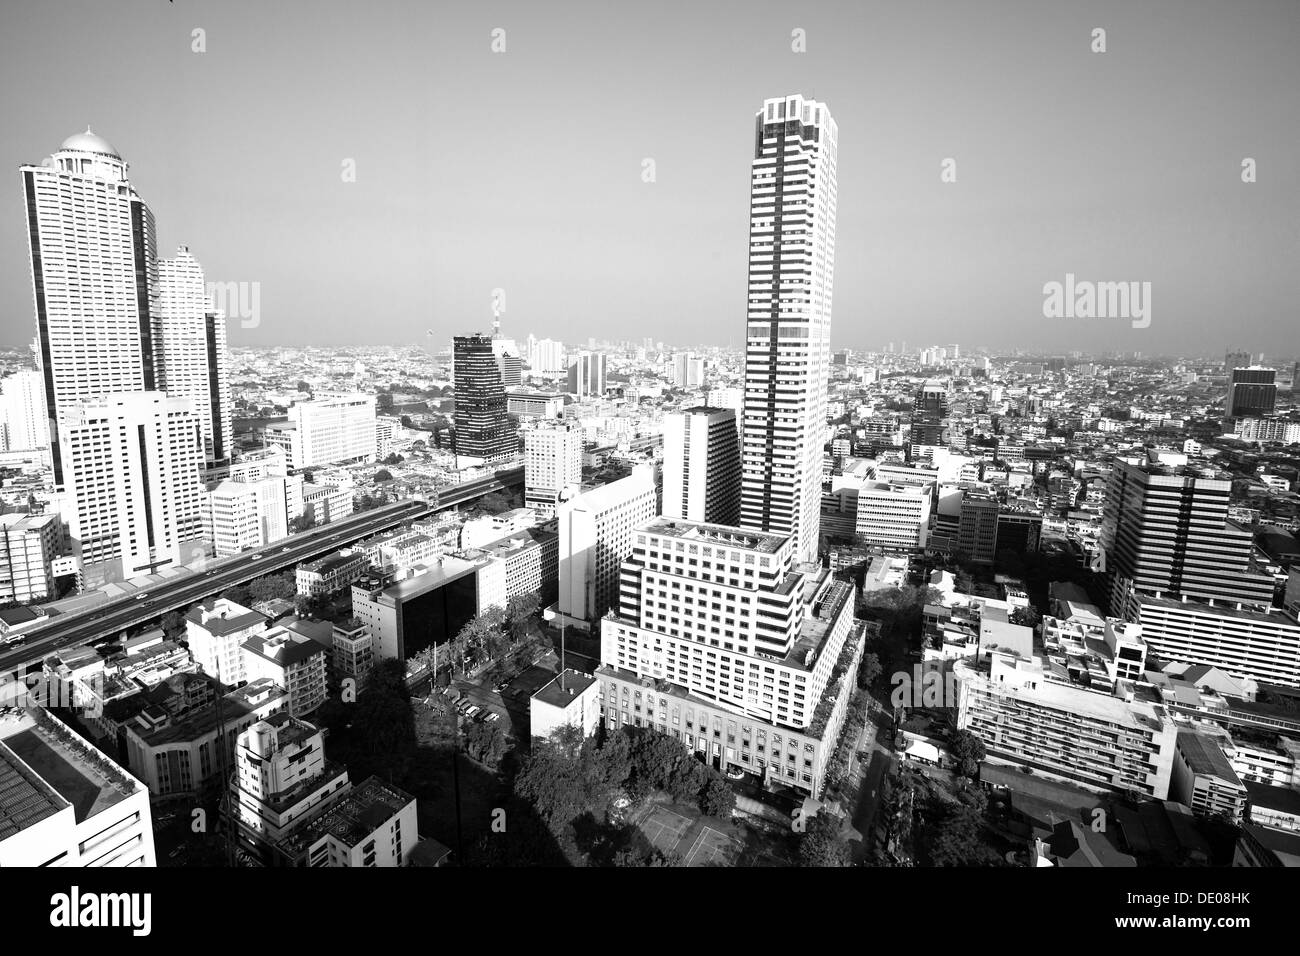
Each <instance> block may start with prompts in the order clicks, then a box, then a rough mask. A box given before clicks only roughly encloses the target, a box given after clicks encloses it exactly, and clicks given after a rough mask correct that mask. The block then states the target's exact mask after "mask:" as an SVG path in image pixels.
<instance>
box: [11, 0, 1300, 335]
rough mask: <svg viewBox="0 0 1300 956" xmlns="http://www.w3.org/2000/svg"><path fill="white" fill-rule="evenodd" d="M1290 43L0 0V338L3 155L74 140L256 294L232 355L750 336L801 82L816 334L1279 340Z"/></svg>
mask: <svg viewBox="0 0 1300 956" xmlns="http://www.w3.org/2000/svg"><path fill="white" fill-rule="evenodd" d="M1097 28H1101V29H1104V30H1105V51H1104V52H1094V51H1093V47H1094V45H1095V44H1096V41H1095V40H1094V30H1096V29H1097ZM196 29H197V30H202V31H203V32H202V34H201V36H202V46H203V47H204V49H203V52H196V51H195V49H194V47H195V45H196V40H195V33H194V31H195V30H196ZM498 30H499V31H504V32H503V33H496V34H495V39H494V31H498ZM796 30H800V31H803V34H802V35H803V37H804V38H805V40H804V51H803V52H796V51H795V50H794V49H793V47H794V46H795V45H796V44H795V39H794V33H793V31H796ZM503 42H504V49H503V50H501V49H500V47H501V46H502V43H503ZM494 43H495V45H496V46H497V48H498V50H499V52H494V50H493V46H494ZM1298 49H1300V3H1296V2H1295V0H1274V2H1266V0H1243V2H1239V3H1217V4H1216V3H1206V2H1197V0H1148V2H1143V3H1141V4H1132V3H1128V2H1114V3H1108V2H1089V3H1079V2H1052V0H1046V2H1044V0H1024V2H987V3H975V2H970V0H951V2H938V0H935V2H906V3H904V2H899V0H887V2H864V0H857V2H845V3H840V2H829V0H813V2H803V3H797V4H795V3H770V2H764V0H732V2H715V3H693V2H682V3H678V2H672V0H668V2H657V3H654V4H616V3H610V2H608V0H600V2H552V3H545V4H543V3H537V2H536V0H525V2H518V3H515V2H501V0H487V2H475V3H471V2H461V0H458V2H433V3H430V2H427V0H426V2H396V0H371V2H369V3H364V4H358V3H356V2H355V0H350V2H340V0H311V2H302V0H285V2H276V3H273V4H268V3H263V2H257V0H248V2H245V0H220V2H215V0H203V2H194V0H177V2H174V3H167V2H163V0H115V2H113V3H103V2H62V3H59V4H50V3H46V2H37V0H5V2H4V3H3V4H2V5H0V122H2V123H3V128H4V129H5V131H6V132H5V135H4V137H3V140H2V142H3V147H2V148H3V159H4V162H5V163H7V164H8V168H9V169H10V170H11V172H10V173H9V174H8V181H7V185H4V184H3V183H4V181H3V180H0V321H2V322H3V332H4V334H3V335H2V336H0V344H4V345H22V344H24V343H26V342H28V341H30V339H31V338H32V336H33V333H34V319H33V305H32V290H31V279H30V262H29V252H28V248H27V241H26V230H25V220H24V215H23V209H22V188H21V181H20V178H19V175H18V172H17V167H18V166H19V165H21V164H23V163H32V162H39V161H40V160H41V159H42V158H44V157H45V156H48V155H49V154H50V153H51V152H53V151H54V150H56V149H57V148H58V146H59V144H60V143H61V142H62V141H63V139H65V138H66V137H68V136H70V135H72V134H73V133H75V132H79V131H81V130H84V129H85V128H86V127H87V125H89V126H91V127H92V128H93V129H94V131H95V132H96V133H97V134H99V135H101V136H103V137H104V138H105V139H107V140H108V141H109V142H110V143H112V144H113V145H114V146H115V147H116V148H117V149H118V151H119V152H120V153H121V154H122V155H123V157H124V158H125V159H126V160H127V162H128V163H130V167H131V168H130V178H131V181H132V183H133V185H134V186H135V188H136V189H137V191H138V192H139V193H140V194H141V195H142V196H143V197H144V199H145V201H146V202H147V203H148V204H149V206H150V208H151V209H152V210H153V213H154V216H155V218H156V221H157V227H158V250H159V254H160V255H164V256H169V255H172V254H174V251H175V248H176V246H177V245H178V244H181V243H185V244H187V245H188V246H189V247H190V250H191V252H192V253H193V254H194V255H195V256H196V258H197V259H198V260H199V262H200V263H201V264H202V265H203V267H204V269H205V272H206V274H207V278H208V279H209V280H210V281H215V282H239V283H247V284H250V285H248V286H246V287H245V288H252V286H251V284H252V283H256V284H257V285H256V288H257V290H258V305H259V308H258V315H257V321H256V324H255V325H254V324H253V323H252V322H251V321H248V320H245V321H232V323H231V325H230V329H229V341H230V344H231V345H233V346H244V345H252V346H256V345H299V344H311V345H363V344H393V345H404V344H415V343H419V344H422V345H427V344H429V343H434V344H436V345H437V346H439V347H441V346H444V345H446V344H448V343H449V340H450V337H451V336H452V335H454V334H462V333H465V332H470V331H476V330H486V329H487V328H489V327H490V325H491V318H492V310H491V302H492V296H493V290H497V289H500V290H503V292H504V304H505V311H504V313H503V315H502V327H503V332H504V333H505V334H507V335H512V336H515V337H518V338H521V339H522V338H523V337H525V336H526V335H527V334H528V333H530V332H531V333H533V334H535V335H537V336H539V337H553V338H562V339H565V340H566V341H570V342H574V341H583V342H585V340H586V339H587V338H588V337H589V336H596V337H597V338H601V339H604V338H610V339H628V340H639V339H641V338H643V337H645V336H652V337H654V338H656V339H661V340H664V341H666V342H668V343H672V344H681V345H691V344H711V345H727V344H733V345H737V346H738V345H740V344H742V343H743V340H744V327H745V296H746V263H745V257H746V250H747V243H748V214H749V203H748V195H747V191H748V183H749V163H750V160H751V159H752V150H753V124H754V114H755V112H757V111H758V110H759V108H760V107H761V105H762V102H763V100H764V99H766V98H770V97H776V96H783V95H786V94H789V93H802V94H804V95H805V96H808V97H813V98H816V99H818V100H821V101H823V102H825V103H826V104H827V106H828V107H829V109H830V111H831V113H832V115H833V116H834V117H835V119H836V122H837V123H838V126H839V156H838V184H837V185H838V196H839V201H838V209H837V242H836V269H835V290H834V304H833V314H832V343H833V345H834V347H836V348H854V349H879V348H883V347H884V346H885V345H886V344H887V343H889V342H895V343H896V344H898V345H901V344H902V343H903V342H904V341H906V342H907V343H908V345H909V347H912V348H915V347H916V346H919V345H929V344H946V343H952V342H955V343H959V344H962V345H963V346H964V347H966V348H968V349H972V348H977V347H980V346H985V347H989V348H992V349H1000V350H1005V349H1013V348H1022V349H1026V350H1062V351H1063V350H1073V349H1078V350H1082V351H1088V352H1100V351H1125V352H1130V351H1141V352H1142V353H1143V354H1144V355H1157V354H1198V353H1199V354H1205V355H1219V356H1222V354H1223V352H1224V350H1225V348H1226V347H1228V346H1230V345H1231V346H1235V347H1240V348H1243V349H1246V350H1248V351H1252V352H1256V353H1261V352H1262V353H1264V354H1266V355H1270V354H1271V355H1275V356H1278V355H1280V356H1290V355H1292V354H1296V353H1300V343H1298V342H1297V337H1296V335H1295V330H1296V328H1297V325H1298V324H1300V323H1298V322H1297V319H1298V318H1300V316H1298V315H1297V304H1298V303H1300V268H1297V262H1298V261H1300V56H1297V55H1296V50H1298ZM1246 158H1250V159H1253V160H1254V168H1255V176H1256V181H1255V182H1252V183H1245V182H1243V181H1242V163H1243V160H1245V159H1246ZM947 159H952V160H954V161H955V172H956V179H955V182H944V181H942V176H941V174H942V172H943V169H944V165H943V164H944V162H945V160H947ZM646 160H652V161H653V171H654V176H653V181H650V182H647V181H646V179H645V176H644V171H645V169H646V164H645V161H646ZM350 169H354V170H355V176H354V177H353V179H354V181H347V180H348V178H349V177H348V176H347V175H346V173H347V172H348V170H350ZM1067 274H1073V275H1074V276H1076V280H1083V281H1094V282H1112V281H1125V282H1129V281H1132V282H1150V283H1151V286H1150V288H1151V300H1150V316H1149V317H1150V323H1149V325H1147V326H1146V327H1145V328H1138V327H1135V326H1134V323H1133V322H1130V321H1129V320H1128V319H1126V318H1078V317H1074V318H1064V317H1052V318H1047V317H1045V315H1044V298H1045V296H1044V285H1045V284H1046V283H1050V282H1054V281H1055V282H1062V283H1063V282H1064V281H1065V278H1066V275H1067ZM246 326H252V327H246ZM430 333H431V334H430Z"/></svg>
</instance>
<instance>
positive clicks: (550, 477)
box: [524, 421, 582, 515]
mask: <svg viewBox="0 0 1300 956" xmlns="http://www.w3.org/2000/svg"><path fill="white" fill-rule="evenodd" d="M581 484H582V427H581V426H580V425H579V424H578V423H577V422H574V421H541V422H538V423H537V427H536V428H534V429H533V430H532V431H530V432H528V434H526V435H525V436H524V504H525V505H526V506H527V507H529V508H536V509H537V510H538V511H541V512H542V513H544V514H546V515H552V514H554V513H555V508H556V506H557V505H558V504H559V502H560V499H561V498H562V497H563V496H564V495H565V493H566V492H570V491H571V492H573V493H575V494H576V492H577V489H578V487H579V486H580V485H581Z"/></svg>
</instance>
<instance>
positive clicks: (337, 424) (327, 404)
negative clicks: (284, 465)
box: [289, 394, 376, 469]
mask: <svg viewBox="0 0 1300 956" xmlns="http://www.w3.org/2000/svg"><path fill="white" fill-rule="evenodd" d="M289 424H290V425H291V426H292V437H291V439H290V440H291V442H292V445H293V447H292V451H291V454H290V456H289V458H290V460H291V461H292V462H293V467H294V468H295V469H302V468H310V467H311V466H313V465H332V464H337V463H340V462H371V461H374V460H375V451H376V444H375V442H376V438H375V434H376V433H375V397H374V396H373V395H361V394H353V395H340V396H336V397H331V398H319V399H316V400H314V401H310V402H296V403H294V404H293V405H291V406H290V407H289Z"/></svg>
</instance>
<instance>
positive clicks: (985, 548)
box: [956, 491, 999, 564]
mask: <svg viewBox="0 0 1300 956" xmlns="http://www.w3.org/2000/svg"><path fill="white" fill-rule="evenodd" d="M998 513H999V505H998V499H997V496H996V495H992V494H984V493H980V492H976V491H964V492H963V493H962V497H961V511H960V513H959V515H958V519H957V541H956V548H957V551H959V552H960V553H961V554H963V555H965V556H966V558H967V559H968V560H970V561H973V562H975V563H976V564H992V563H993V558H994V556H995V555H996V554H997V544H998Z"/></svg>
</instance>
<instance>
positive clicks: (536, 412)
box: [506, 388, 564, 418]
mask: <svg viewBox="0 0 1300 956" xmlns="http://www.w3.org/2000/svg"><path fill="white" fill-rule="evenodd" d="M506 411H507V412H509V413H510V414H511V415H516V416H518V417H519V418H559V417H560V415H561V414H563V412H564V396H563V395H561V394H559V393H557V392H533V391H527V390H525V389H519V388H516V389H511V390H510V391H508V392H506Z"/></svg>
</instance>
